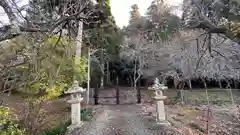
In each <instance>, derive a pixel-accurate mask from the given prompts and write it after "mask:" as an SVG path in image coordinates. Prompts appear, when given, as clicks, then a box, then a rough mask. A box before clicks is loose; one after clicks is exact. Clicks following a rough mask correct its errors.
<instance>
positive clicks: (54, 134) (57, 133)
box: [42, 120, 71, 135]
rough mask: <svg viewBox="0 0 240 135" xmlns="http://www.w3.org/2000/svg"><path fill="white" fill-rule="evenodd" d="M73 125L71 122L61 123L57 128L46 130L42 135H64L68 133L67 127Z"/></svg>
mask: <svg viewBox="0 0 240 135" xmlns="http://www.w3.org/2000/svg"><path fill="white" fill-rule="evenodd" d="M70 124H71V121H70V120H68V121H67V122H65V123H63V122H61V123H60V124H59V125H58V126H57V127H55V128H52V129H49V130H46V131H45V132H44V133H43V134H42V135H64V134H65V133H66V132H67V127H68V126H69V125H70Z"/></svg>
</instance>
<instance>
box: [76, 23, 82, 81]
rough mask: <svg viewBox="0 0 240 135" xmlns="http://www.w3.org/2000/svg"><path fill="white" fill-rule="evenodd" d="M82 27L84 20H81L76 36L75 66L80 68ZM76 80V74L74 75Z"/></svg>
mask: <svg viewBox="0 0 240 135" xmlns="http://www.w3.org/2000/svg"><path fill="white" fill-rule="evenodd" d="M82 28H83V22H82V21H79V27H78V34H77V37H76V40H77V43H76V54H75V63H74V68H78V65H79V64H80V61H79V59H80V58H81V48H82ZM74 80H76V76H75V75H74Z"/></svg>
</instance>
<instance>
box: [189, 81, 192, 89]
mask: <svg viewBox="0 0 240 135" xmlns="http://www.w3.org/2000/svg"><path fill="white" fill-rule="evenodd" d="M188 85H189V88H190V90H192V81H191V80H190V79H188Z"/></svg>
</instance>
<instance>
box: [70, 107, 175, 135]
mask: <svg viewBox="0 0 240 135" xmlns="http://www.w3.org/2000/svg"><path fill="white" fill-rule="evenodd" d="M100 110H101V111H99V112H98V114H97V116H96V117H95V118H94V119H93V120H92V121H91V122H88V123H85V124H84V125H83V126H82V127H81V128H80V129H76V130H75V131H72V132H71V133H68V135H177V134H176V133H173V130H170V129H169V128H170V127H164V126H160V125H156V122H155V120H154V118H153V117H151V116H143V115H142V114H141V112H142V110H141V107H140V106H139V105H106V106H102V107H101V108H100Z"/></svg>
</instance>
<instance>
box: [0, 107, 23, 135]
mask: <svg viewBox="0 0 240 135" xmlns="http://www.w3.org/2000/svg"><path fill="white" fill-rule="evenodd" d="M23 134H24V130H21V129H19V128H18V124H16V123H15V122H13V120H12V119H11V118H10V109H9V108H8V107H4V106H0V135H23Z"/></svg>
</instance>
